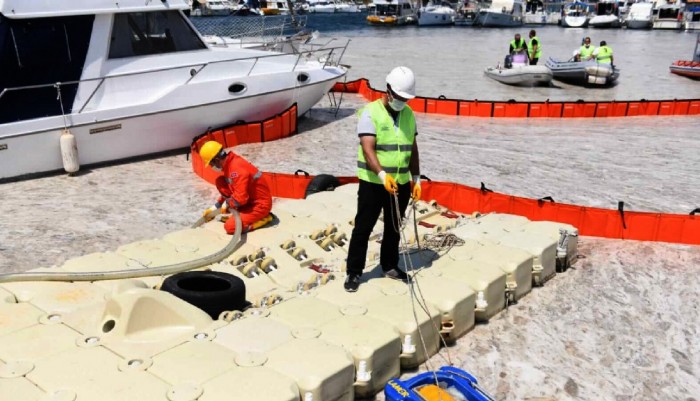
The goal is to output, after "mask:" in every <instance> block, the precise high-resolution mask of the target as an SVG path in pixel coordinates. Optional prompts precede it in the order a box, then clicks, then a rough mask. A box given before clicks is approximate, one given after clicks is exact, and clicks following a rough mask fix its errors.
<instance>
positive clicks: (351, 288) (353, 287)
mask: <svg viewBox="0 0 700 401" xmlns="http://www.w3.org/2000/svg"><path fill="white" fill-rule="evenodd" d="M359 286H360V276H359V275H357V274H352V273H351V274H348V277H347V278H345V284H344V287H345V291H347V292H355V291H357V288H358V287H359Z"/></svg>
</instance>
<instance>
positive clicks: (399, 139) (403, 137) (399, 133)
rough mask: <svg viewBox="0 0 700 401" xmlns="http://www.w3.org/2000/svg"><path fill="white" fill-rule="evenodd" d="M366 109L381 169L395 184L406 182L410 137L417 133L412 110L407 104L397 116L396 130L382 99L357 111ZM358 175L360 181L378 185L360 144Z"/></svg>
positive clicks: (379, 182)
mask: <svg viewBox="0 0 700 401" xmlns="http://www.w3.org/2000/svg"><path fill="white" fill-rule="evenodd" d="M365 110H366V111H368V112H369V114H370V118H371V119H372V123H373V124H374V130H375V133H376V140H377V143H376V145H375V148H374V149H375V151H376V152H377V160H379V164H380V165H381V166H382V169H383V170H384V171H386V173H387V174H390V175H391V176H392V177H394V179H395V180H396V182H397V183H398V184H406V183H408V182H409V181H410V180H411V173H410V170H409V168H408V164H409V163H410V161H411V151H412V150H413V140H414V139H415V136H416V120H415V117H414V116H413V110H411V108H410V107H408V106H406V107H404V108H403V110H401V112H400V113H399V116H398V130H397V129H396V127H395V126H394V118H393V117H392V116H391V115H390V114H389V112H388V111H387V110H386V107H385V106H384V103H383V102H382V99H378V100H375V101H374V102H372V103H370V104H368V105H367V106H365V107H364V108H363V109H361V110H360V111H359V112H358V114H359V115H362V113H364V111H365ZM357 177H358V178H359V179H361V180H363V181H368V182H372V183H375V184H381V183H382V181H381V180H380V179H379V177H378V176H377V174H375V173H374V172H373V171H372V170H370V169H369V166H368V165H367V160H365V155H364V152H362V145H361V144H360V145H359V146H358V148H357Z"/></svg>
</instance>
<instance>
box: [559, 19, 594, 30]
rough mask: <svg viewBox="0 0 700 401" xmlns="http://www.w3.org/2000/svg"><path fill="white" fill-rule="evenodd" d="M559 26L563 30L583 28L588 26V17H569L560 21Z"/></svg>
mask: <svg viewBox="0 0 700 401" xmlns="http://www.w3.org/2000/svg"><path fill="white" fill-rule="evenodd" d="M561 26H563V27H564V28H585V27H587V26H588V17H585V16H582V17H569V16H566V17H564V18H562V19H561Z"/></svg>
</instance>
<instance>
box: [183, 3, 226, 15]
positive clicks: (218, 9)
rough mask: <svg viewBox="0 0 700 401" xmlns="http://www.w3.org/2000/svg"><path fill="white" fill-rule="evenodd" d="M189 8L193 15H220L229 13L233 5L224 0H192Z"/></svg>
mask: <svg viewBox="0 0 700 401" xmlns="http://www.w3.org/2000/svg"><path fill="white" fill-rule="evenodd" d="M190 9H191V11H190V15H191V16H193V17H221V16H226V15H229V14H231V12H233V11H234V6H233V5H232V4H231V3H230V2H228V1H226V0H192V1H191V5H190Z"/></svg>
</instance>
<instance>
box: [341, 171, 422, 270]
mask: <svg viewBox="0 0 700 401" xmlns="http://www.w3.org/2000/svg"><path fill="white" fill-rule="evenodd" d="M410 197H411V184H410V183H406V184H403V185H399V209H400V210H399V211H398V213H397V210H396V205H395V201H394V197H393V195H391V194H390V193H389V192H387V190H386V189H384V185H382V184H373V183H371V182H367V181H363V180H360V188H359V189H358V191H357V215H355V228H353V230H352V237H351V238H350V247H349V249H348V266H347V272H348V274H357V275H360V274H362V270H363V269H364V268H365V260H366V259H367V246H368V241H369V236H370V234H372V228H374V225H375V224H376V223H377V219H378V218H379V213H380V212H381V211H382V210H383V211H384V235H383V237H382V246H381V253H380V257H379V263H381V265H382V269H383V270H385V271H387V270H391V269H393V268H396V267H398V265H399V239H400V237H399V233H398V231H397V230H398V226H399V223H398V218H397V216H399V215H400V216H401V217H403V216H404V213H405V211H406V207H407V206H408V200H409V199H410Z"/></svg>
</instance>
